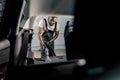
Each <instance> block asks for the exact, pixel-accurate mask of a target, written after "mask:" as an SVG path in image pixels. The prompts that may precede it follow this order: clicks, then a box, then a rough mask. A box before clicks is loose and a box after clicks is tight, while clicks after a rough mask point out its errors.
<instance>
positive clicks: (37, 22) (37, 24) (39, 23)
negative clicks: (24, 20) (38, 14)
mask: <svg viewBox="0 0 120 80" xmlns="http://www.w3.org/2000/svg"><path fill="white" fill-rule="evenodd" d="M34 26H35V27H43V26H44V21H43V19H40V18H37V19H36V20H35V23H34Z"/></svg>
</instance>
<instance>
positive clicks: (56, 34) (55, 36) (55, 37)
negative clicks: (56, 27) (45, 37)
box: [50, 31, 59, 42]
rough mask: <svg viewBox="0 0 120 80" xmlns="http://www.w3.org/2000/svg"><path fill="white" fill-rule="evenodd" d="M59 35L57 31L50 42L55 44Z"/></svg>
mask: <svg viewBox="0 0 120 80" xmlns="http://www.w3.org/2000/svg"><path fill="white" fill-rule="evenodd" d="M58 35H59V31H55V35H54V36H53V38H52V39H51V40H50V42H53V41H54V40H55V39H57V37H58Z"/></svg>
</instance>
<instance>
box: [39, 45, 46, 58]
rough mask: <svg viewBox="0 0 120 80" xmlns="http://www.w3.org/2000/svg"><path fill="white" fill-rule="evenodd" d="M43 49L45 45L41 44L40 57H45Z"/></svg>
mask: <svg viewBox="0 0 120 80" xmlns="http://www.w3.org/2000/svg"><path fill="white" fill-rule="evenodd" d="M45 49H46V47H45V46H43V45H41V51H40V52H41V58H45V57H46V52H45Z"/></svg>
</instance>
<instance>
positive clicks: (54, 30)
mask: <svg viewBox="0 0 120 80" xmlns="http://www.w3.org/2000/svg"><path fill="white" fill-rule="evenodd" d="M58 35H59V25H58V23H57V16H49V17H48V19H47V20H46V19H42V20H40V22H39V28H38V37H39V40H40V44H41V57H42V58H45V57H46V56H47V54H46V52H45V49H46V48H48V50H49V56H53V55H55V53H54V50H53V49H54V41H55V40H56V39H57V38H58Z"/></svg>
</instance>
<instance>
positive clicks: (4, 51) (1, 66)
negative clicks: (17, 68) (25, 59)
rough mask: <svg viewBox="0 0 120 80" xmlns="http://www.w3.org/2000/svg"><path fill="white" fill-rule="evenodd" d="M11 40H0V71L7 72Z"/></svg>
mask: <svg viewBox="0 0 120 80" xmlns="http://www.w3.org/2000/svg"><path fill="white" fill-rule="evenodd" d="M9 54H10V42H9V40H7V39H2V40H0V72H5V71H6V68H7V65H6V64H7V63H8V62H9Z"/></svg>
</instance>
